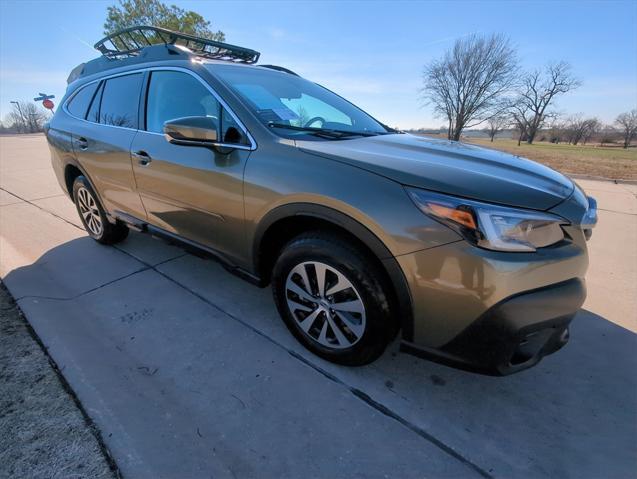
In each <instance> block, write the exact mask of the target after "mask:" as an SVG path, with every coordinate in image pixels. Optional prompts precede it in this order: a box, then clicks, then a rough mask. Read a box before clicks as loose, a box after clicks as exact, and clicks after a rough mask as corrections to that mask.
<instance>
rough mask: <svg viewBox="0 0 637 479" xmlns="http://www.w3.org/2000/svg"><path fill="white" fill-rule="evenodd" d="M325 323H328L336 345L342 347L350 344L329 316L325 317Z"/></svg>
mask: <svg viewBox="0 0 637 479" xmlns="http://www.w3.org/2000/svg"><path fill="white" fill-rule="evenodd" d="M327 321H328V322H329V323H330V328H331V329H332V331H333V332H334V336H336V340H337V341H338V344H340V345H342V346H349V345H350V344H351V341H349V340H348V339H347V338H346V337H345V335H344V334H343V332H342V331H341V328H340V327H339V325H338V324H336V321H334V319H333V318H331V317H330V315H329V314H328V315H327Z"/></svg>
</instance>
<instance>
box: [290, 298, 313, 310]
mask: <svg viewBox="0 0 637 479" xmlns="http://www.w3.org/2000/svg"><path fill="white" fill-rule="evenodd" d="M288 306H289V307H290V309H291V310H292V311H305V312H306V313H309V312H310V311H313V309H312V308H309V307H307V306H305V305H304V304H301V303H297V302H296V301H294V300H293V299H290V298H288Z"/></svg>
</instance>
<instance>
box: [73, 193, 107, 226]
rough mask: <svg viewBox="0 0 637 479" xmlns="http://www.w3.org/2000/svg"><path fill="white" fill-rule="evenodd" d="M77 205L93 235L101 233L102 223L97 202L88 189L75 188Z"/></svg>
mask: <svg viewBox="0 0 637 479" xmlns="http://www.w3.org/2000/svg"><path fill="white" fill-rule="evenodd" d="M77 206H78V208H79V210H80V214H81V215H82V218H83V219H84V223H85V224H86V227H87V228H88V230H89V231H90V232H91V233H92V234H94V235H95V236H100V235H101V234H102V230H103V225H102V218H101V216H100V211H99V209H98V208H97V202H96V201H95V198H93V195H92V194H91V192H90V191H89V190H87V189H86V188H84V187H80V188H78V190H77Z"/></svg>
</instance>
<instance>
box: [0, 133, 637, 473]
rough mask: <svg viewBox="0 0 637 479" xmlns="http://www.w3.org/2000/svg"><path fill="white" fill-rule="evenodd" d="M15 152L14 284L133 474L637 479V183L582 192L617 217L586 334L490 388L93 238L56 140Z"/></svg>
mask: <svg viewBox="0 0 637 479" xmlns="http://www.w3.org/2000/svg"><path fill="white" fill-rule="evenodd" d="M0 159H1V161H0V188H1V190H0V205H1V206H0V274H1V275H2V277H3V280H4V281H5V283H6V285H7V286H8V288H9V289H10V291H11V293H12V294H13V295H14V297H15V298H16V299H17V300H18V302H19V304H20V306H21V308H22V309H23V311H24V313H25V314H26V316H27V318H28V320H29V321H30V323H31V324H32V326H33V327H34V328H35V330H36V332H37V334H38V335H39V336H40V338H41V339H42V341H43V342H44V344H45V345H46V346H47V347H48V349H49V352H50V354H51V356H52V357H53V359H54V360H55V361H56V363H57V364H58V366H59V367H60V369H61V370H62V372H63V374H64V376H65V377H66V379H67V381H68V382H69V384H70V385H71V386H72V388H73V389H74V391H75V392H76V394H77V396H78V398H79V400H80V401H81V402H82V404H83V405H84V407H85V409H86V411H87V412H88V414H89V415H90V416H91V417H92V419H93V420H94V421H95V423H96V424H97V425H98V427H99V428H100V430H101V433H102V436H103V438H104V440H105V443H106V446H107V447H108V449H109V450H110V451H111V453H112V454H113V456H114V458H115V460H116V462H117V464H118V465H119V467H120V469H121V471H122V473H123V475H124V476H125V477H179V478H185V477H256V476H258V477H266V478H270V477H272V478H274V477H277V478H278V477H307V478H312V477H330V478H334V477H405V478H411V477H442V476H445V477H446V476H452V477H574V478H582V477H610V478H624V477H626V478H627V477H634V474H635V471H636V470H637V446H636V445H637V374H636V371H637V335H636V334H635V333H636V332H637V313H636V311H637V304H636V300H637V187H635V186H631V185H616V184H612V183H607V182H593V181H582V182H581V184H582V186H583V187H584V188H585V189H586V190H587V191H588V192H589V193H590V194H592V195H594V196H596V197H597V198H598V200H599V206H600V209H601V211H600V224H599V227H598V228H597V229H596V231H595V234H594V236H593V239H592V240H591V243H590V246H591V269H590V273H589V275H588V285H589V299H588V300H587V303H586V305H585V309H584V310H583V311H582V312H581V313H580V314H579V315H578V317H577V318H576V320H575V321H574V324H573V327H572V339H571V342H570V343H569V344H568V345H567V346H566V347H565V348H564V349H563V350H561V351H560V352H558V353H557V354H555V355H553V356H551V357H548V358H546V359H545V360H544V361H542V363H540V365H538V366H537V367H535V368H533V369H531V370H528V371H525V372H522V373H520V374H517V375H514V376H510V377H505V378H493V377H485V376H479V375H475V374H470V373H465V372H460V371H456V370H453V369H450V368H447V367H444V366H440V365H437V364H434V363H431V362H427V361H424V360H420V359H416V358H414V357H411V356H408V355H405V354H402V353H398V352H397V344H394V345H392V347H390V348H389V350H388V351H387V352H386V354H385V355H384V356H383V357H382V358H381V359H380V360H378V361H377V362H375V363H374V364H371V365H369V366H365V367H361V368H346V367H339V366H335V365H332V364H329V363H327V362H325V361H322V360H320V359H318V358H316V357H315V356H313V355H311V354H310V353H307V352H306V351H305V350H304V349H302V348H301V347H300V346H299V345H298V344H297V343H296V342H295V341H294V340H293V338H292V337H291V336H290V335H289V333H288V332H287V330H286V329H285V327H284V326H283V324H282V323H281V321H280V320H279V318H278V315H277V313H276V310H275V308H274V306H273V303H272V300H271V294H270V290H269V289H265V290H261V289H258V288H256V287H254V286H251V285H250V284H248V283H245V282H243V281H241V280H240V279H238V278H236V277H234V276H232V275H230V274H229V273H227V272H225V270H223V269H222V268H221V267H220V266H219V265H218V264H216V263H214V262H212V261H207V260H203V259H200V258H197V257H195V256H192V255H190V254H186V253H185V252H184V251H182V250H180V249H178V248H175V247H172V246H169V245H167V244H165V243H163V242H161V241H158V240H154V239H152V238H150V237H149V236H144V235H140V234H136V233H132V234H131V235H130V237H129V239H127V240H126V241H125V242H124V243H122V244H121V245H118V246H117V247H105V246H101V245H99V244H97V243H95V242H94V241H92V240H91V239H89V238H88V237H87V235H86V234H85V233H84V230H83V229H82V228H81V227H80V222H79V219H78V217H77V214H76V212H75V208H74V206H73V205H72V203H71V202H70V201H69V200H68V199H67V198H66V197H65V196H64V195H63V194H62V192H61V191H60V188H59V186H58V185H57V183H56V181H55V178H54V176H53V172H52V170H51V167H50V165H49V157H48V149H47V147H46V143H45V139H44V137H42V136H37V135H36V136H21V137H2V138H0ZM5 439H6V438H5Z"/></svg>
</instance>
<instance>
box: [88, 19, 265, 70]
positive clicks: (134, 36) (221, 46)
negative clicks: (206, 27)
mask: <svg viewBox="0 0 637 479" xmlns="http://www.w3.org/2000/svg"><path fill="white" fill-rule="evenodd" d="M162 44H163V45H178V46H182V47H185V48H187V49H188V51H190V52H192V54H194V55H197V56H200V57H204V58H210V59H214V60H225V61H230V62H236V63H256V62H257V61H258V60H259V56H260V53H259V52H257V51H254V50H250V49H249V48H243V47H238V46H236V45H230V44H228V43H222V42H217V41H214V40H209V39H207V38H203V37H196V36H194V35H188V34H186V33H180V32H173V31H171V30H166V29H165V28H159V27H150V26H137V27H130V28H125V29H123V30H119V31H117V32H115V33H111V34H110V35H108V36H106V37H104V38H102V39H101V40H100V41H99V42H97V43H96V44H95V48H96V49H97V50H99V51H100V52H101V53H102V55H104V56H105V57H107V58H110V59H120V58H128V57H133V56H137V55H139V53H140V51H141V50H142V49H143V48H144V47H148V46H152V45H162Z"/></svg>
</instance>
